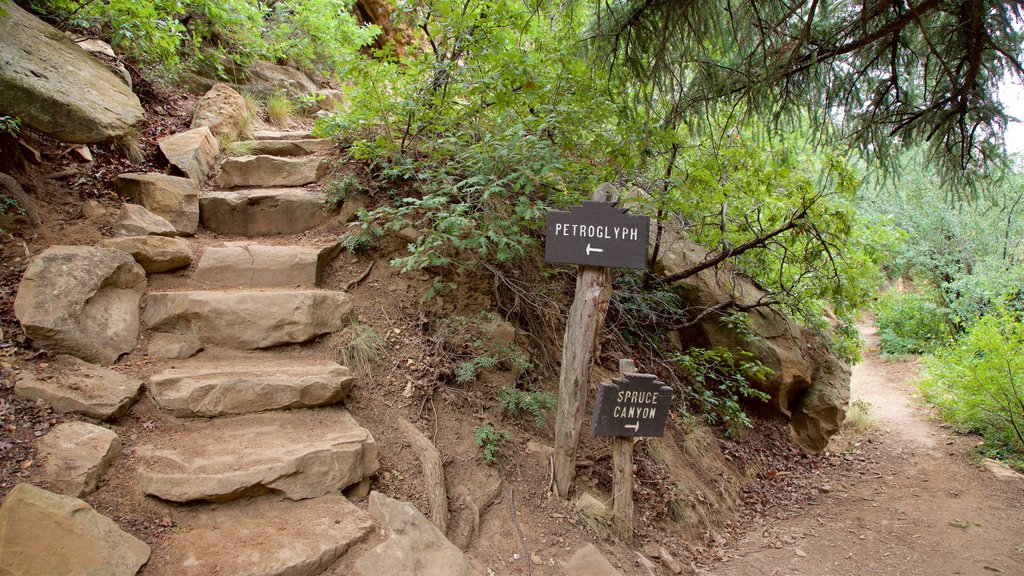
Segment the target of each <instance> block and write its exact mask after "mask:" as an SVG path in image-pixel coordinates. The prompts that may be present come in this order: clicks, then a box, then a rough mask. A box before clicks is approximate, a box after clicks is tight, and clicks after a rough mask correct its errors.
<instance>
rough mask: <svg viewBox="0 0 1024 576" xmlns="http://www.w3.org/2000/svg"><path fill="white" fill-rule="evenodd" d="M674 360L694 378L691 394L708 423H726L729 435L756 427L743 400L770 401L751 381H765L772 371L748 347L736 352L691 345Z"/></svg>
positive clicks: (692, 399) (690, 389) (676, 355)
mask: <svg viewBox="0 0 1024 576" xmlns="http://www.w3.org/2000/svg"><path fill="white" fill-rule="evenodd" d="M673 360H674V361H675V362H676V363H677V364H678V365H679V366H680V367H682V368H683V369H685V370H686V371H687V372H689V373H690V376H691V377H692V378H693V386H692V387H691V388H689V389H688V390H687V395H688V396H689V399H690V400H691V402H693V403H695V404H696V407H697V409H698V410H699V411H700V412H701V413H702V414H703V415H704V417H705V419H707V421H708V423H710V424H725V425H726V427H727V428H726V434H727V435H729V436H736V435H738V434H739V432H740V430H741V429H742V428H752V427H753V424H752V423H751V422H750V418H749V417H748V416H747V413H746V412H745V411H744V410H743V406H742V404H741V402H742V401H743V399H744V398H752V399H755V400H760V401H762V402H767V401H768V399H769V396H768V394H766V393H765V392H762V391H761V390H758V389H757V388H754V387H753V386H752V385H751V382H762V383H763V382H764V381H765V379H766V378H768V377H769V376H770V375H771V374H772V370H771V369H770V368H768V367H767V366H765V365H763V364H761V362H760V361H758V360H757V358H755V357H754V355H753V354H751V353H750V352H747V351H746V350H739V351H735V352H733V351H730V350H727V349H725V348H721V347H718V348H690V349H689V350H687V351H686V352H685V353H682V354H675V355H674V356H673Z"/></svg>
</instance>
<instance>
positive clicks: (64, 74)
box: [0, 2, 143, 144]
mask: <svg viewBox="0 0 1024 576" xmlns="http://www.w3.org/2000/svg"><path fill="white" fill-rule="evenodd" d="M4 10H6V11H7V13H8V14H9V15H8V16H6V17H3V18H0V38H3V42H0V94H3V100H2V101H0V113H3V114H8V115H11V116H16V117H19V118H21V119H22V121H23V122H24V123H25V125H26V126H28V127H31V128H32V129H34V130H38V131H39V132H41V133H43V134H46V135H47V136H51V137H53V138H56V139H58V140H62V141H64V142H74V143H77V144H90V143H93V142H102V141H104V140H108V139H110V138H115V137H118V136H121V135H123V134H124V133H125V132H126V131H127V130H128V128H129V127H131V126H132V125H133V124H135V123H136V122H138V121H139V120H141V119H142V116H143V112H142V106H141V105H140V104H139V99H138V98H137V97H136V96H135V94H133V93H132V91H131V88H129V87H128V86H126V85H125V83H124V82H123V81H122V79H121V78H119V77H118V76H117V75H115V74H114V73H112V72H111V71H110V70H109V69H107V67H106V66H105V65H104V64H103V63H102V62H100V61H99V60H97V59H95V58H93V57H92V56H90V55H89V53H88V52H86V51H85V50H82V49H81V48H80V47H78V46H77V45H75V43H74V41H73V40H71V38H69V37H68V36H66V35H65V34H64V33H63V32H61V31H60V30H57V29H56V28H54V27H52V26H50V25H49V24H46V23H44V22H43V21H42V20H40V19H38V18H36V17H35V16H33V15H31V14H29V13H28V12H26V11H25V10H23V9H22V8H21V7H19V6H18V5H17V4H15V3H14V2H6V3H5V4H4Z"/></svg>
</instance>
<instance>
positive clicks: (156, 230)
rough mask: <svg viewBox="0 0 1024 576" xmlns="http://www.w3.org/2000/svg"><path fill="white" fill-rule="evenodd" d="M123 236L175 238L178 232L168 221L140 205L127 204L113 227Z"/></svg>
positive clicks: (115, 231)
mask: <svg viewBox="0 0 1024 576" xmlns="http://www.w3.org/2000/svg"><path fill="white" fill-rule="evenodd" d="M111 229H112V230H113V231H114V234H119V235H121V236H175V235H177V233H178V231H177V230H175V229H174V225H173V224H171V223H170V222H168V221H167V220H166V219H164V218H161V217H160V216H157V215H156V214H153V213H152V212H150V211H149V210H146V209H145V208H143V207H142V206H139V205H138V204H125V205H123V206H121V211H120V212H118V213H117V218H115V219H114V225H113V226H111Z"/></svg>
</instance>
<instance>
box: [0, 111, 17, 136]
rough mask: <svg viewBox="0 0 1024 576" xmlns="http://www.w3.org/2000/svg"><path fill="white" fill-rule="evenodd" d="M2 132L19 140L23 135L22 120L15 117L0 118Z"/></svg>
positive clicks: (0, 130)
mask: <svg viewBox="0 0 1024 576" xmlns="http://www.w3.org/2000/svg"><path fill="white" fill-rule="evenodd" d="M0 132H4V133H6V134H8V135H10V136H11V137H12V138H17V137H18V134H21V118H17V117H15V116H0Z"/></svg>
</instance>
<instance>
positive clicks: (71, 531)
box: [0, 484, 150, 576]
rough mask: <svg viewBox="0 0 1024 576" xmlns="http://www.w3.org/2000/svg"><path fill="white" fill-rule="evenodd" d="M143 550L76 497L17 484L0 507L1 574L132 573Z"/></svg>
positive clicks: (107, 575) (86, 575)
mask: <svg viewBox="0 0 1024 576" xmlns="http://www.w3.org/2000/svg"><path fill="white" fill-rule="evenodd" d="M149 553H150V550H149V546H147V545H146V543H145V542H143V541H141V540H139V539H138V538H135V537H134V536H132V535H131V534H128V533H126V532H124V531H123V530H121V529H120V528H119V527H118V526H117V524H115V523H114V522H113V521H112V520H110V519H109V518H107V517H105V516H103V515H102V514H100V513H98V512H96V511H95V510H93V509H92V508H91V507H90V506H89V505H88V504H86V503H85V502H83V501H81V500H79V499H78V498H72V497H70V496H60V495H58V494H53V493H51V492H47V491H46V490H43V489H41V488H36V487H35V486H32V485H30V484H19V485H18V486H16V487H15V488H14V489H13V490H11V492H10V493H9V494H8V495H7V498H6V499H5V500H4V503H3V506H2V507H0V573H2V574H3V575H4V576H40V575H50V574H53V575H56V574H60V575H61V576H94V575H97V574H102V575H103V576H134V574H135V573H136V572H138V571H139V568H141V567H142V565H143V564H145V563H146V561H147V560H148V559H149Z"/></svg>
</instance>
